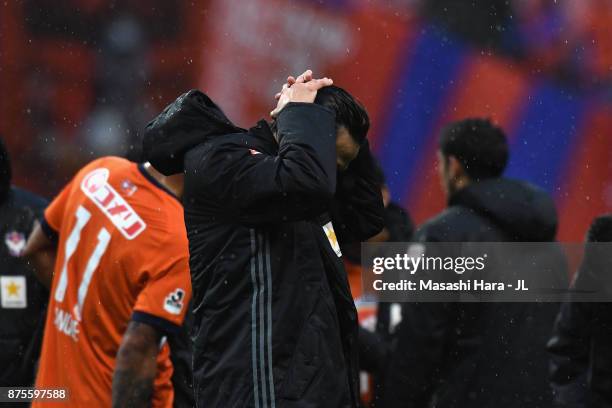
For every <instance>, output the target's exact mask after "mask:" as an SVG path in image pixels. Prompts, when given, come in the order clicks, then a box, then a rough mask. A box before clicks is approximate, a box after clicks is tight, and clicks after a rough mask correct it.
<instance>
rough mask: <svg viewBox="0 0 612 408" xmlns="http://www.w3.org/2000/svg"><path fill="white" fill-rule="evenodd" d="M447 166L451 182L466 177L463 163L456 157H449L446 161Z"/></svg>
mask: <svg viewBox="0 0 612 408" xmlns="http://www.w3.org/2000/svg"><path fill="white" fill-rule="evenodd" d="M446 166H447V171H448V176H449V178H450V179H451V180H459V179H461V178H462V177H463V176H465V169H464V168H463V164H461V162H460V161H459V160H458V159H457V158H456V157H455V156H448V158H447V159H446Z"/></svg>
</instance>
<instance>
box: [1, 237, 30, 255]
mask: <svg viewBox="0 0 612 408" xmlns="http://www.w3.org/2000/svg"><path fill="white" fill-rule="evenodd" d="M4 243H5V244H6V248H7V249H8V252H9V254H11V256H20V255H21V254H22V253H23V250H24V249H25V245H26V238H25V235H24V234H23V233H21V232H18V231H10V232H7V233H6V235H5V236H4Z"/></svg>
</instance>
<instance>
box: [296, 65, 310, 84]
mask: <svg viewBox="0 0 612 408" xmlns="http://www.w3.org/2000/svg"><path fill="white" fill-rule="evenodd" d="M311 80H312V71H311V70H310V69H307V70H306V71H304V73H303V74H302V75H300V76H299V77H297V79H296V80H295V82H296V83H300V84H302V83H304V82H308V81H311Z"/></svg>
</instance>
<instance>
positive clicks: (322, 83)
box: [306, 78, 334, 91]
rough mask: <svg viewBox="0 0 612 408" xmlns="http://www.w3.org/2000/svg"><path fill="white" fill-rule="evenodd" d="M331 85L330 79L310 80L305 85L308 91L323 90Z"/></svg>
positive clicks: (332, 82)
mask: <svg viewBox="0 0 612 408" xmlns="http://www.w3.org/2000/svg"><path fill="white" fill-rule="evenodd" d="M333 84H334V81H333V80H332V79H331V78H321V79H315V80H312V81H310V82H308V84H306V85H307V86H308V87H310V89H312V90H314V91H317V90H319V89H321V88H324V87H326V86H330V85H333Z"/></svg>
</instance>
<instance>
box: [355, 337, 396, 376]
mask: <svg viewBox="0 0 612 408" xmlns="http://www.w3.org/2000/svg"><path fill="white" fill-rule="evenodd" d="M390 349H391V344H390V343H389V342H388V341H387V340H386V338H385V337H384V336H381V335H380V334H378V333H373V332H370V331H368V330H366V329H364V328H363V327H360V328H359V368H360V369H361V370H364V371H367V372H369V373H373V374H379V373H382V372H384V371H385V370H386V367H387V357H388V356H389V352H390Z"/></svg>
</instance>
